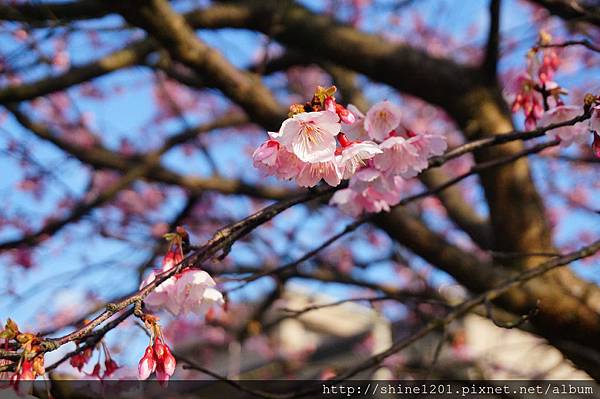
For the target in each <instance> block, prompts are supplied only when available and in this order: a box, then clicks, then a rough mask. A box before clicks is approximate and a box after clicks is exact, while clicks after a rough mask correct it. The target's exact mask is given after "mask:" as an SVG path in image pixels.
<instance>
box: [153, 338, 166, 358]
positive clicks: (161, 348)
mask: <svg viewBox="0 0 600 399" xmlns="http://www.w3.org/2000/svg"><path fill="white" fill-rule="evenodd" d="M164 355H165V344H164V343H163V342H162V340H161V339H160V338H158V337H156V339H155V340H154V357H155V359H156V360H157V361H158V362H159V363H161V362H162V358H163V356H164Z"/></svg>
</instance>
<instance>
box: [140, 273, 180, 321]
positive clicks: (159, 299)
mask: <svg viewBox="0 0 600 399" xmlns="http://www.w3.org/2000/svg"><path fill="white" fill-rule="evenodd" d="M164 270H166V269H163V270H153V271H151V272H150V274H149V275H148V277H146V278H145V279H144V281H142V283H141V284H140V289H142V288H144V287H145V286H147V285H148V284H150V283H152V282H153V281H154V279H155V278H156V276H157V275H158V274H160V273H162V272H163V271H164ZM175 282H176V280H175V277H170V278H169V279H167V280H165V281H163V282H162V283H161V284H159V285H158V287H156V288H155V289H153V290H152V291H150V293H149V294H148V296H146V298H144V304H146V306H147V307H148V309H150V310H154V311H156V310H159V309H161V308H163V307H165V306H166V305H167V303H169V302H170V298H171V296H172V295H173V289H174V287H175Z"/></svg>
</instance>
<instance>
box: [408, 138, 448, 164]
mask: <svg viewBox="0 0 600 399" xmlns="http://www.w3.org/2000/svg"><path fill="white" fill-rule="evenodd" d="M413 134H414V133H413ZM409 141H410V143H411V144H412V145H413V146H414V147H415V148H416V149H417V151H418V153H419V154H420V155H422V156H424V157H426V158H429V157H431V156H435V155H442V154H443V153H444V152H445V151H446V149H447V148H448V143H446V137H444V136H442V135H439V134H429V133H423V134H415V135H413V137H411V138H410V139H409Z"/></svg>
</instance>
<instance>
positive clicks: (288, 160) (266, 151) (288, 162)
mask: <svg viewBox="0 0 600 399" xmlns="http://www.w3.org/2000/svg"><path fill="white" fill-rule="evenodd" d="M252 158H253V163H254V167H255V168H257V169H259V170H261V171H262V172H263V173H264V174H265V175H274V176H277V177H278V178H280V179H291V178H293V177H296V175H297V174H298V172H300V169H302V166H303V162H302V161H300V160H299V159H298V157H296V156H295V155H294V154H293V153H291V152H289V151H288V150H287V149H286V148H285V147H283V146H282V145H281V144H280V143H279V142H278V141H277V140H267V141H265V142H264V143H263V144H261V145H260V147H258V148H257V149H256V151H254V154H253V155H252Z"/></svg>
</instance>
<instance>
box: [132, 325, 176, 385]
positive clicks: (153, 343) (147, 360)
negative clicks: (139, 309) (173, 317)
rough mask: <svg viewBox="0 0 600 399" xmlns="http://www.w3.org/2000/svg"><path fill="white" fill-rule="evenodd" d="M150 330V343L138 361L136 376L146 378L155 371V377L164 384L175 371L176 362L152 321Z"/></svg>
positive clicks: (141, 378)
mask: <svg viewBox="0 0 600 399" xmlns="http://www.w3.org/2000/svg"><path fill="white" fill-rule="evenodd" d="M151 330H152V332H153V333H152V336H153V338H152V337H151V338H150V344H149V345H148V347H147V348H146V350H145V351H144V355H143V356H142V358H141V359H140V362H139V363H138V378H139V379H140V380H146V379H148V377H150V375H151V374H152V373H154V372H156V379H157V380H158V381H159V382H160V383H161V385H165V384H166V383H167V382H168V381H169V378H171V376H172V375H173V373H175V366H176V365H177V362H176V361H175V357H174V356H173V354H172V353H171V349H169V346H168V345H166V344H165V341H164V339H163V338H162V334H161V332H160V328H158V324H156V323H154V324H153V327H152V328H151Z"/></svg>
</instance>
